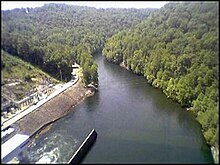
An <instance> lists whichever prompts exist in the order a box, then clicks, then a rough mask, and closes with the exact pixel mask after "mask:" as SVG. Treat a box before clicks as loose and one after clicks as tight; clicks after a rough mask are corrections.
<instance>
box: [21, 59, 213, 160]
mask: <svg viewBox="0 0 220 165" xmlns="http://www.w3.org/2000/svg"><path fill="white" fill-rule="evenodd" d="M95 61H96V63H97V64H98V73H99V91H98V92H96V93H95V95H94V96H92V97H89V98H87V99H85V100H84V101H83V102H82V103H81V104H79V105H78V106H76V107H75V108H74V110H73V111H71V112H70V113H69V114H68V115H67V116H65V117H64V118H62V119H60V120H58V121H57V122H56V123H54V124H53V125H52V127H51V129H50V130H49V131H47V132H46V133H44V134H42V135H40V136H39V137H38V138H36V139H35V140H34V141H33V142H32V143H31V145H30V146H29V147H28V148H27V149H25V150H24V151H23V152H22V153H21V154H19V160H20V162H26V163H27V162H30V163H34V162H54V163H55V162H56V163H66V162H67V161H68V160H69V159H70V157H71V156H72V154H73V153H74V151H76V149H77V147H78V146H79V145H80V143H81V142H82V141H83V140H84V138H85V137H86V135H87V134H88V133H89V132H90V131H91V130H92V129H93V128H95V130H96V132H97V134H98V136H97V139H96V142H95V143H94V145H93V146H92V148H91V149H90V151H89V152H88V154H87V155H86V157H85V158H84V159H83V161H82V163H213V159H212V155H211V151H210V149H209V147H208V146H207V145H206V143H205V140H204V138H203V136H202V133H201V130H200V126H199V124H198V123H197V121H196V120H195V118H194V117H193V116H192V114H191V113H189V112H186V110H185V109H183V108H181V107H180V105H178V104H177V103H174V102H173V101H172V100H170V99H167V98H166V96H165V95H164V94H163V93H162V92H161V91H160V90H159V89H155V88H153V87H152V86H150V85H148V84H147V81H146V79H145V78H144V77H142V76H138V75H135V74H133V73H131V72H129V71H127V70H125V69H123V68H121V67H120V66H118V65H115V64H111V63H108V62H107V61H106V60H105V59H104V58H103V57H102V56H101V55H97V56H95Z"/></svg>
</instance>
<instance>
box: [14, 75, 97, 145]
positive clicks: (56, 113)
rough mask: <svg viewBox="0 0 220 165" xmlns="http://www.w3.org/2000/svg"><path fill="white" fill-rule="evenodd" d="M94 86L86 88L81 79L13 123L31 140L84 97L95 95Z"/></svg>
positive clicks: (45, 130)
mask: <svg viewBox="0 0 220 165" xmlns="http://www.w3.org/2000/svg"><path fill="white" fill-rule="evenodd" d="M94 93H95V90H94V89H93V88H84V86H83V84H82V81H81V79H80V80H79V81H78V82H77V83H76V84H74V85H73V86H71V87H70V88H68V89H67V90H65V91H64V92H62V93H60V94H59V95H57V96H56V97H54V98H53V99H51V100H49V101H48V102H46V103H45V104H44V105H42V106H41V107H39V108H38V109H36V110H35V111H34V112H32V113H30V114H28V115H27V116H25V117H23V118H22V119H20V120H18V121H17V122H15V123H14V124H13V125H15V127H17V129H18V133H21V134H26V135H29V136H30V142H31V141H32V140H33V139H35V138H37V137H38V136H39V135H41V134H42V133H44V132H47V131H48V130H49V129H50V127H51V126H52V125H53V123H54V122H56V121H57V120H59V119H61V118H62V117H64V116H66V115H67V114H68V113H69V112H71V111H72V110H74V109H73V108H74V107H75V106H77V105H78V104H80V103H81V102H82V101H83V100H84V99H86V98H87V97H90V96H92V95H94Z"/></svg>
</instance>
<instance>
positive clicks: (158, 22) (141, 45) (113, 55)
mask: <svg viewBox="0 0 220 165" xmlns="http://www.w3.org/2000/svg"><path fill="white" fill-rule="evenodd" d="M218 14H219V13H218V2H195V3H192V2H191V3H188V2H185V3H169V4H167V5H165V6H164V7H163V8H161V9H160V10H157V11H156V12H154V13H153V14H151V15H150V16H149V17H148V18H147V19H146V20H145V21H143V22H142V23H140V24H139V25H138V26H137V27H135V28H133V29H132V30H123V31H120V32H118V33H117V34H115V35H113V36H112V37H111V38H109V39H108V40H107V43H106V45H105V47H104V49H103V55H104V56H105V57H106V59H107V60H109V61H112V62H114V63H117V64H121V65H124V66H125V67H127V68H128V69H129V70H131V71H133V72H134V73H136V74H140V75H143V76H145V77H146V79H147V81H148V82H149V83H150V84H152V85H153V86H154V87H157V88H160V89H161V90H162V91H163V92H164V94H165V95H166V96H167V97H168V98H171V99H173V100H175V101H177V102H178V103H180V104H181V105H182V106H183V107H186V108H190V110H192V112H193V113H194V114H195V116H196V119H197V120H198V121H199V123H200V124H201V126H202V131H203V133H204V137H205V139H206V141H207V143H208V144H209V145H211V146H216V147H218V130H219V123H218V119H219V116H218V112H219V111H218V105H219V95H218V89H219V84H218V82H219V77H218V72H219V70H218V69H219V63H218V61H219V47H218V42H219V40H218V30H219V25H218V23H219V20H218Z"/></svg>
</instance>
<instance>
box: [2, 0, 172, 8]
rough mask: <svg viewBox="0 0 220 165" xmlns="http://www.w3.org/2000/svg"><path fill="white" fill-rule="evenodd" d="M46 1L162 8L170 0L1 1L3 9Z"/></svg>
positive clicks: (85, 4) (97, 5)
mask: <svg viewBox="0 0 220 165" xmlns="http://www.w3.org/2000/svg"><path fill="white" fill-rule="evenodd" d="M45 3H66V4H71V5H79V6H90V7H96V8H111V7H115V8H138V9H140V8H161V7H163V6H164V5H165V4H166V3H168V1H1V10H8V9H14V8H22V7H24V8H25V7H32V8H34V7H41V6H43V5H44V4H45Z"/></svg>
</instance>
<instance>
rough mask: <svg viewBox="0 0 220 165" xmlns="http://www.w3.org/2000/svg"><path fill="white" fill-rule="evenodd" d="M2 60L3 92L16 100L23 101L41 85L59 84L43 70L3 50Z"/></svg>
mask: <svg viewBox="0 0 220 165" xmlns="http://www.w3.org/2000/svg"><path fill="white" fill-rule="evenodd" d="M1 60H2V61H1V75H2V77H1V79H2V82H1V86H2V92H3V94H6V95H8V96H10V97H12V98H13V99H15V100H20V99H22V98H23V97H24V96H25V95H26V94H27V93H29V92H30V90H33V89H34V88H35V87H37V86H39V85H45V84H50V83H53V84H55V83H58V82H59V81H58V80H56V79H54V78H52V77H51V76H49V75H48V74H47V73H45V72H43V71H42V70H41V69H39V68H37V67H34V66H33V65H31V64H30V63H27V62H24V61H22V60H21V59H20V58H18V57H14V56H12V55H10V54H8V53H7V52H5V51H4V50H1Z"/></svg>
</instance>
